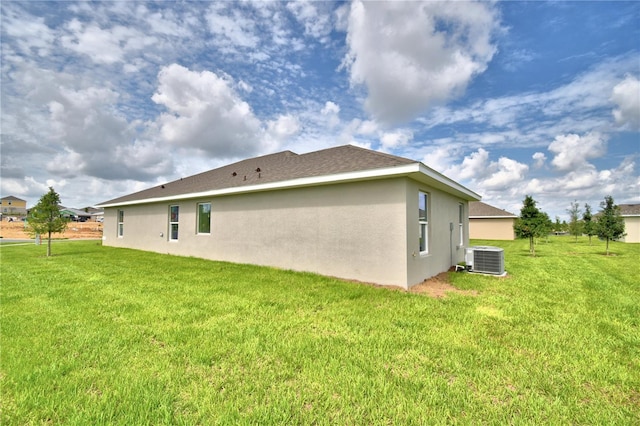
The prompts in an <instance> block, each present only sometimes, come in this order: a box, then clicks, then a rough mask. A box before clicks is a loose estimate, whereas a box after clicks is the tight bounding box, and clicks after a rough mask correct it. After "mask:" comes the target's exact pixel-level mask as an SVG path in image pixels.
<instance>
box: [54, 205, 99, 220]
mask: <svg viewBox="0 0 640 426" xmlns="http://www.w3.org/2000/svg"><path fill="white" fill-rule="evenodd" d="M58 207H59V208H60V215H61V216H63V217H66V218H69V219H71V220H73V221H77V222H86V221H87V220H89V219H91V213H87V212H86V211H84V210H80V209H73V208H71V207H64V206H58Z"/></svg>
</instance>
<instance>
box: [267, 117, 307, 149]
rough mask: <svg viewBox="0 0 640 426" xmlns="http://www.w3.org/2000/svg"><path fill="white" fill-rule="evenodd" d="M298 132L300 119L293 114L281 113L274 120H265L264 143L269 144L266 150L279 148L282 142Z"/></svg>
mask: <svg viewBox="0 0 640 426" xmlns="http://www.w3.org/2000/svg"><path fill="white" fill-rule="evenodd" d="M299 132H300V121H299V120H298V118H297V117H294V116H293V115H281V116H280V117H278V118H277V119H275V120H272V121H269V122H267V130H266V134H265V140H263V143H264V144H269V146H268V147H265V148H267V150H268V151H275V150H277V149H279V148H280V147H281V146H282V144H283V143H284V142H285V141H286V140H287V139H289V138H291V137H292V136H294V135H296V134H298V133H299Z"/></svg>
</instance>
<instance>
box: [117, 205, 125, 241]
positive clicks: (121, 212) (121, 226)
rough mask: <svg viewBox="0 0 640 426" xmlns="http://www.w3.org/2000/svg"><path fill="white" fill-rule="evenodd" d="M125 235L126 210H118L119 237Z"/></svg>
mask: <svg viewBox="0 0 640 426" xmlns="http://www.w3.org/2000/svg"><path fill="white" fill-rule="evenodd" d="M123 236H124V210H118V237H123Z"/></svg>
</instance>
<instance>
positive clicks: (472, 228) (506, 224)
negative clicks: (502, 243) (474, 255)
mask: <svg viewBox="0 0 640 426" xmlns="http://www.w3.org/2000/svg"><path fill="white" fill-rule="evenodd" d="M514 222H515V219H514V218H511V217H507V218H482V219H475V218H472V219H469V232H470V234H469V235H470V237H471V239H474V240H475V239H478V240H514V239H515V237H516V234H515V232H514V231H513V224H514Z"/></svg>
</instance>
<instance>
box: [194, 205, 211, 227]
mask: <svg viewBox="0 0 640 426" xmlns="http://www.w3.org/2000/svg"><path fill="white" fill-rule="evenodd" d="M203 205H209V232H200V206H203ZM196 234H197V235H211V203H210V202H205V203H198V205H197V206H196Z"/></svg>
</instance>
